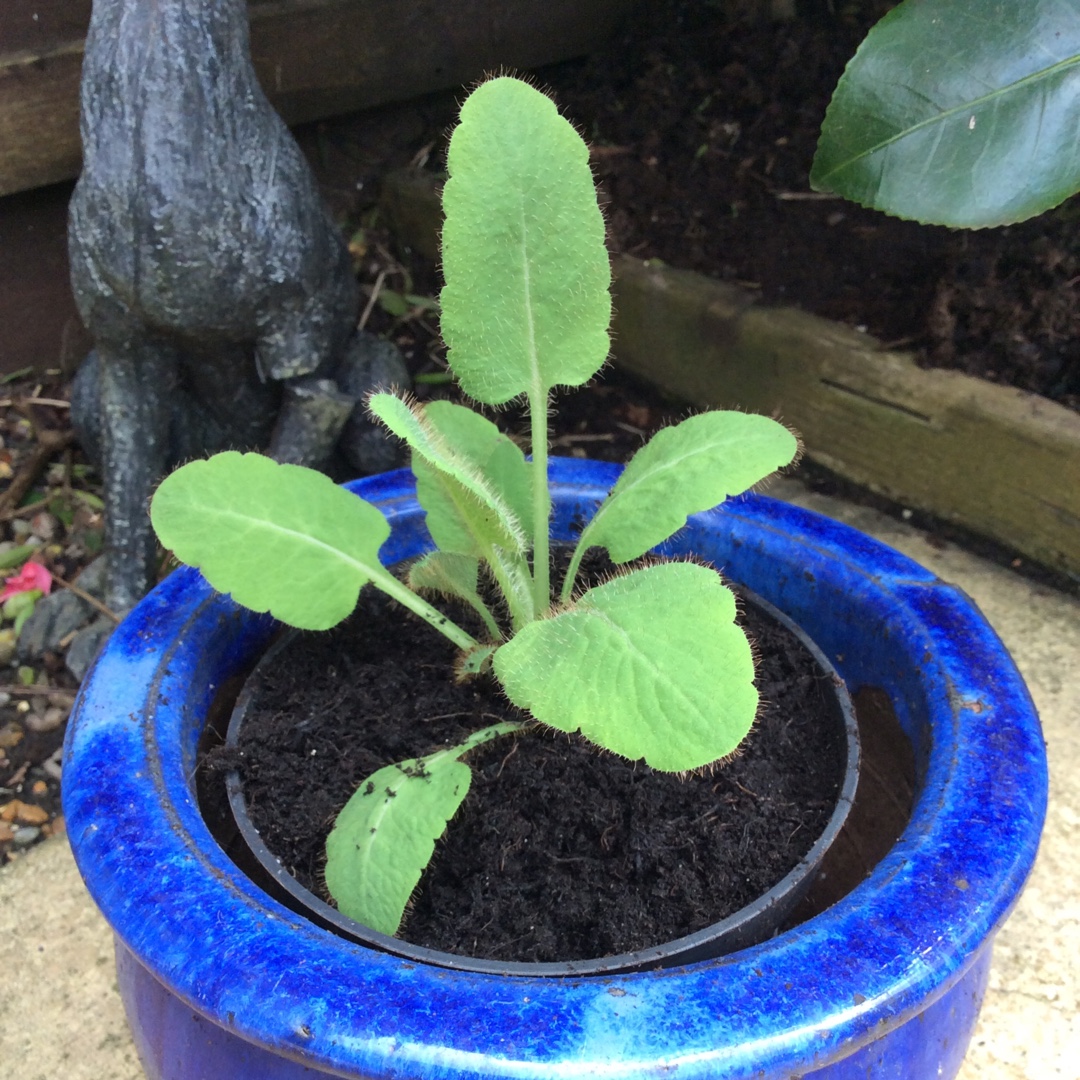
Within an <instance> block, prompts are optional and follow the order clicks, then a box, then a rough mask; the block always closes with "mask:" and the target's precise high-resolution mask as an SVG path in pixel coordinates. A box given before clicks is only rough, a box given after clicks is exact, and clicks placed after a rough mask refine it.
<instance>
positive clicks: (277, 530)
mask: <svg viewBox="0 0 1080 1080" xmlns="http://www.w3.org/2000/svg"><path fill="white" fill-rule="evenodd" d="M150 517H151V520H152V521H153V525H154V529H155V531H156V532H157V534H158V537H159V538H160V540H161V542H162V543H163V544H164V545H165V546H166V547H167V548H170V549H171V550H172V551H173V552H174V553H175V554H176V557H177V558H178V559H180V560H181V561H182V562H185V563H188V564H189V565H190V566H196V567H198V568H199V569H200V570H201V571H202V572H203V576H204V577H205V578H206V579H207V581H209V582H210V584H211V585H213V587H214V588H215V589H217V590H218V591H219V592H225V593H231V594H232V596H233V599H235V600H236V601H237V603H240V604H243V605H244V606H245V607H248V608H251V609H252V610H253V611H269V612H270V613H271V614H272V615H274V616H275V617H276V618H278V619H281V620H282V622H286V623H289V624H290V625H291V626H298V627H300V628H301V629H304V630H326V629H328V628H329V627H331V626H334V625H335V624H336V623H339V622H340V621H341V620H342V619H344V618H345V616H346V615H348V614H349V613H350V612H351V611H352V610H353V608H355V607H356V601H357V597H358V595H359V592H360V587H361V586H362V585H364V584H365V583H366V582H368V581H369V580H370V579H371V578H372V577H379V578H382V577H385V576H386V572H385V571H384V570H383V568H382V565H381V563H380V562H379V548H380V546H381V545H382V543H383V541H384V540H385V539H386V538H387V537H388V536H389V535H390V526H389V524H388V523H387V521H386V518H385V517H383V515H382V512H381V511H380V510H378V509H377V508H376V507H374V506H372V505H371V503H368V502H365V501H364V500H363V499H360V498H358V497H357V496H356V495H353V494H352V493H351V492H348V491H346V490H345V489H344V488H340V487H338V486H337V485H336V484H335V483H334V482H333V481H332V480H330V479H329V478H328V477H326V476H323V475H322V473H317V472H314V471H313V470H311V469H305V468H301V467H300V466H298V465H280V464H278V463H277V462H275V461H272V460H271V459H270V458H268V457H263V455H261V454H239V453H236V452H235V451H226V452H225V453H222V454H217V455H215V456H214V457H212V458H210V459H208V460H205V461H193V462H190V463H189V464H187V465H185V466H183V468H180V469H177V471H176V472H174V473H172V474H171V475H170V476H168V477H166V478H165V480H164V481H162V483H161V486H160V487H159V488H158V489H157V492H156V493H155V495H154V498H153V501H152V502H151V504H150Z"/></svg>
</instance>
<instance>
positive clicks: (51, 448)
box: [0, 428, 75, 515]
mask: <svg viewBox="0 0 1080 1080" xmlns="http://www.w3.org/2000/svg"><path fill="white" fill-rule="evenodd" d="M36 434H37V446H36V447H35V448H34V452H33V453H32V454H31V455H30V458H29V460H28V461H27V462H26V463H25V464H23V465H22V466H21V467H20V469H19V471H18V472H17V473H16V474H15V477H14V479H12V481H11V483H10V484H9V485H8V487H7V490H6V491H5V492H4V494H3V495H0V515H3V514H6V513H8V512H9V511H11V510H12V509H13V508H14V507H16V506H18V505H19V503H21V502H22V500H23V496H24V495H26V493H27V492H28V491H29V490H30V489H31V488H32V487H33V486H34V481H35V480H36V479H37V478H38V476H39V475H40V474H41V472H42V470H43V469H44V468H45V466H46V465H48V464H49V462H50V461H51V460H52V457H53V455H54V454H56V453H58V452H59V451H60V450H63V449H64V448H65V447H67V446H70V445H71V444H72V443H73V442H74V441H75V433H74V432H73V431H55V430H53V429H52V428H45V429H43V430H41V431H38V432H37V433H36Z"/></svg>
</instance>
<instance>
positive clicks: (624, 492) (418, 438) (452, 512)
mask: <svg viewBox="0 0 1080 1080" xmlns="http://www.w3.org/2000/svg"><path fill="white" fill-rule="evenodd" d="M448 168H449V174H450V176H449V180H448V181H447V184H446V188H445V192H444V196H443V200H444V208H445V212H446V224H445V227H444V230H443V269H444V273H445V279H446V284H445V288H444V289H443V290H442V295H441V298H440V307H441V320H442V332H443V336H444V338H445V340H446V343H447V346H448V349H449V362H450V365H451V367H452V370H453V372H454V374H455V376H456V378H457V380H458V382H459V384H460V386H461V388H462V390H463V391H464V392H465V393H466V394H467V395H468V396H469V397H471V398H473V399H475V400H476V401H479V402H482V403H484V404H487V405H500V404H503V403H505V402H509V401H511V400H514V399H519V398H524V399H525V401H526V403H527V405H528V409H529V416H530V423H531V445H532V457H531V459H530V458H527V457H526V456H525V454H524V452H523V451H522V450H521V449H520V448H519V447H518V446H517V445H516V444H515V443H514V442H513V441H512V440H510V439H509V438H508V437H507V436H505V435H503V434H502V433H501V432H500V431H499V430H498V428H497V427H496V426H495V425H494V424H493V423H492V422H491V421H490V420H488V419H486V418H485V417H483V416H482V415H480V414H479V413H476V412H473V411H472V410H470V409H468V408H465V407H464V406H461V405H456V404H452V403H449V402H445V401H436V402H432V403H430V404H428V405H425V406H420V405H418V404H417V403H415V402H412V401H409V400H407V399H404V398H401V397H398V396H395V395H394V394H391V393H377V394H375V395H373V396H372V397H371V399H370V401H369V407H370V409H371V411H372V412H373V413H374V414H375V415H376V416H377V417H378V418H379V419H380V420H381V421H382V422H383V423H384V424H385V425H386V427H387V428H388V429H389V430H390V431H392V432H393V433H394V434H395V435H397V436H399V437H400V438H402V439H404V440H405V441H406V442H407V443H408V445H409V447H410V450H411V455H412V469H413V472H414V474H415V476H416V492H417V499H418V501H419V503H420V505H421V506H422V508H423V509H424V511H425V513H426V522H427V527H428V531H429V532H430V534H431V538H432V541H433V543H434V548H433V550H432V551H431V552H430V553H429V554H428V555H426V556H425V557H424V558H422V559H421V560H420V561H419V562H417V563H416V564H415V565H414V566H412V567H411V569H410V570H409V574H408V578H407V581H405V582H402V581H401V580H400V579H399V578H398V577H396V576H394V575H393V574H392V573H390V571H388V570H386V569H385V568H384V567H383V566H382V564H381V563H380V561H379V548H380V546H381V545H382V543H383V541H384V540H385V539H386V538H387V537H388V536H389V534H390V526H389V524H388V523H387V521H386V519H385V518H384V517H383V515H382V513H381V512H380V511H379V510H378V509H377V508H376V507H375V506H373V505H371V504H369V503H366V502H364V501H363V500H361V499H359V498H357V497H356V496H354V495H352V494H350V493H348V492H346V491H345V490H343V489H341V488H339V487H336V486H335V485H334V484H333V483H332V482H331V481H330V480H329V479H327V478H326V477H325V476H322V475H321V474H319V473H316V472H312V471H311V470H308V469H303V468H300V467H297V466H293V465H279V464H276V463H275V462H273V461H271V460H269V459H268V458H265V457H262V456H260V455H257V454H239V453H235V452H228V453H223V454H218V455H217V456H215V457H212V458H210V459H208V460H205V461H195V462H192V463H190V464H188V465H185V466H184V467H183V468H181V469H179V470H178V471H177V472H175V473H173V474H172V475H171V476H170V477H168V478H167V479H166V480H165V481H164V482H163V483H162V485H161V486H160V488H159V489H158V491H157V493H156V495H155V497H154V500H153V504H152V507H151V514H152V519H153V523H154V527H155V529H156V530H157V533H158V536H159V537H160V539H161V541H162V543H163V544H165V545H166V546H167V547H169V548H171V549H172V550H173V551H174V552H175V554H176V555H177V557H178V558H179V559H181V560H182V561H183V562H186V563H188V564H190V565H193V566H197V567H199V568H200V569H201V570H202V572H203V574H204V575H205V577H206V578H207V580H208V581H209V582H210V584H211V585H213V586H214V587H215V588H216V589H219V590H220V591H223V592H228V593H231V594H232V596H233V598H234V599H235V600H236V601H237V602H238V603H240V604H243V605H244V606H246V607H249V608H252V609H253V610H255V611H269V612H270V613H272V614H273V615H275V616H276V617H277V618H278V619H280V620H282V621H283V622H286V623H289V624H291V625H293V626H297V627H301V628H305V629H312V630H317V629H326V628H329V627H330V626H332V625H334V624H335V623H337V622H339V621H340V620H341V619H343V618H344V617H345V616H346V615H348V614H349V613H350V612H351V611H352V609H353V608H354V607H355V605H356V603H357V598H358V595H359V592H360V589H361V587H362V586H363V585H365V584H372V585H374V586H375V587H376V588H379V589H382V590H383V591H384V592H386V593H388V594H389V595H390V596H392V597H393V598H394V599H396V600H398V601H399V602H400V603H401V604H402V605H403V606H404V607H406V608H407V609H408V610H410V611H412V612H413V613H414V614H416V615H417V616H419V617H420V618H421V619H423V620H425V621H426V622H428V623H429V624H430V625H431V626H432V627H433V628H434V629H435V630H438V631H439V632H440V633H442V634H444V635H446V636H447V637H448V638H449V639H450V640H451V641H453V642H454V644H455V645H456V646H457V647H458V649H459V650H460V652H461V659H460V662H459V665H458V672H459V677H470V676H474V675H479V674H484V673H488V672H490V673H492V674H493V675H494V677H495V678H496V679H497V680H498V682H499V683H500V684H501V686H502V688H503V690H504V691H505V693H506V695H507V697H508V698H509V699H510V700H511V701H512V702H513V703H514V704H515V705H517V706H519V707H520V708H521V709H523V710H525V711H526V712H528V713H529V714H531V716H532V717H533V718H535V720H536V721H538V722H539V723H541V724H545V725H548V726H549V727H553V728H557V729H558V730H560V731H565V732H577V731H580V732H581V733H582V734H583V735H584V736H585V738H587V739H589V740H591V741H592V742H593V743H595V744H596V745H597V746H599V747H602V748H603V749H605V750H608V751H611V752H613V753H616V754H621V755H623V756H625V757H627V758H631V759H644V761H645V762H646V763H647V764H649V765H650V766H652V767H653V768H654V769H659V770H666V771H674V772H682V771H687V770H691V769H697V768H700V767H702V766H705V765H708V764H710V763H712V762H715V761H717V760H718V759H720V758H722V757H724V756H725V755H727V754H729V753H731V752H732V751H733V750H734V749H735V748H736V747H737V746H738V744H739V743H740V742H741V740H742V739H743V737H744V736H745V735H746V733H747V731H748V730H749V728H750V726H751V724H752V722H753V719H754V715H755V713H756V710H757V691H756V689H755V687H754V682H753V679H754V669H753V660H752V657H751V651H750V646H749V643H748V642H747V639H746V637H745V635H744V634H743V632H742V631H741V629H739V627H738V626H737V625H736V623H735V598H734V595H733V594H732V593H731V591H730V590H729V589H728V588H727V587H726V586H725V585H724V584H723V583H722V581H721V579H720V576H719V574H717V573H716V572H715V571H714V570H712V569H710V568H708V567H706V566H702V565H699V564H696V563H691V562H667V563H655V564H652V565H647V566H645V567H643V568H639V569H635V570H633V571H631V572H624V573H621V574H620V575H618V576H616V577H614V578H612V579H610V580H608V581H606V582H604V583H603V584H600V585H597V586H595V587H593V588H590V589H586V590H584V591H578V590H577V589H576V588H575V585H576V578H577V573H578V569H579V566H580V563H581V558H582V556H583V554H584V553H585V552H586V551H587V550H589V549H590V548H603V549H605V550H606V551H607V553H608V555H609V556H610V558H611V559H612V561H614V562H615V563H617V564H623V563H627V562H630V561H632V560H635V559H638V558H639V557H640V556H642V555H644V554H646V553H647V552H648V551H649V550H651V549H652V548H653V547H655V546H656V545H657V544H659V543H661V542H662V541H663V540H665V539H667V538H668V537H669V536H670V535H672V534H673V533H674V532H676V531H677V530H678V529H679V528H681V527H682V526H683V525H684V524H685V522H686V519H687V517H688V515H690V514H693V513H696V512H698V511H702V510H706V509H708V508H710V507H713V506H715V505H717V504H718V503H720V502H723V500H724V499H725V498H727V497H728V496H730V495H734V494H737V493H739V492H742V491H744V490H746V489H747V488H748V487H750V486H751V485H752V484H754V483H756V482H757V481H759V480H761V479H762V478H763V477H765V476H767V475H768V474H769V473H771V472H773V471H774V470H775V469H777V468H779V467H781V466H783V465H786V464H788V463H789V462H790V461H791V460H792V459H793V458H794V456H795V454H796V452H797V443H796V440H795V438H794V436H793V435H792V434H791V433H790V432H789V431H788V430H787V429H786V428H784V427H783V426H782V425H781V424H778V423H776V422H774V421H772V420H770V419H768V418H766V417H762V416H752V415H746V414H744V413H740V412H710V413H704V414H701V415H698V416H692V417H690V418H689V419H687V420H685V421H683V422H682V423H681V424H678V425H676V426H674V427H671V428H668V429H666V430H664V431H661V432H660V433H659V434H658V435H657V436H656V437H655V438H653V440H652V441H651V442H650V443H648V444H647V445H646V446H644V447H643V448H642V449H641V450H640V451H639V452H638V453H637V454H636V455H635V456H634V458H633V459H632V460H631V461H630V463H629V464H628V465H627V467H626V469H625V471H624V472H623V473H622V475H621V477H620V478H619V480H618V482H617V483H616V484H615V486H614V487H613V488H612V490H611V492H610V493H609V494H608V496H607V498H606V499H605V500H604V501H603V503H602V504H601V505H600V507H599V508H598V509H597V511H596V514H595V516H594V517H593V518H592V520H591V521H590V522H589V523H588V524H587V525H586V526H585V528H584V529H583V531H582V533H581V536H580V538H579V540H578V543H577V546H576V548H575V549H574V551H573V554H572V556H571V560H570V565H569V570H568V572H567V573H566V575H565V578H564V580H563V582H562V583H561V588H560V591H559V595H558V597H557V598H556V597H553V595H552V591H551V583H550V580H549V561H550V552H549V539H548V537H549V529H550V524H549V519H550V516H551V495H550V492H549V489H548V483H547V462H548V458H547V448H548V430H547V424H548V409H549V405H550V400H551V395H552V392H553V390H554V389H555V388H556V387H557V386H580V385H582V384H583V383H585V382H587V381H588V380H589V379H591V378H592V377H593V376H594V375H595V374H596V373H597V371H598V370H599V369H600V367H601V366H602V365H603V363H604V361H605V359H606V356H607V352H608V323H609V321H610V317H611V299H610V279H611V272H610V267H609V262H608V257H607V253H606V250H605V247H604V223H603V219H602V217H601V214H600V210H599V208H598V205H597V200H596V192H595V188H594V184H593V179H592V174H591V172H590V170H589V163H588V150H587V148H586V146H585V144H584V143H583V142H582V140H581V139H580V137H579V136H578V135H577V133H576V132H575V131H574V129H573V128H572V126H571V125H570V124H569V123H568V122H567V121H566V120H565V119H563V118H562V117H561V116H560V115H559V113H558V111H557V110H556V108H555V106H554V104H553V103H552V102H551V101H550V100H549V99H548V98H547V97H545V96H544V95H543V94H541V93H539V92H538V91H536V90H534V89H533V88H532V87H531V86H529V85H528V84H526V83H524V82H521V81H519V80H517V79H512V78H506V77H500V78H495V79H492V80H490V81H488V82H485V83H483V84H482V85H481V86H480V87H479V88H478V89H477V90H475V91H474V92H473V94H472V95H471V96H470V97H469V98H468V100H467V101H466V102H465V104H464V105H463V107H462V110H461V121H460V124H459V125H458V127H457V128H456V129H455V131H454V133H453V136H452V139H451V142H450V150H449V158H448ZM485 579H486V580H488V581H490V582H492V583H493V585H494V587H495V589H496V590H497V592H498V594H499V596H500V597H501V600H502V608H500V610H505V612H506V615H505V616H504V617H503V618H501V619H500V617H499V616H498V615H497V614H496V612H495V611H493V610H492V609H491V607H490V606H489V605H488V603H486V602H485V600H484V599H483V594H484V593H485V591H486V590H485V589H483V588H482V587H481V582H482V580H485ZM421 594H436V595H441V596H451V597H456V598H458V599H460V600H461V601H464V602H465V603H466V604H468V605H469V606H471V607H472V608H473V609H474V610H475V611H476V612H477V613H478V615H479V618H480V620H481V624H482V625H483V627H484V631H483V634H482V635H481V637H480V638H476V637H474V636H472V635H471V634H470V633H468V632H466V631H465V630H464V629H462V628H461V627H459V626H458V625H456V624H455V623H454V622H452V621H451V620H450V619H449V618H448V617H447V616H446V615H445V614H444V613H443V612H441V611H440V610H439V609H438V608H436V607H435V606H433V605H432V604H431V603H430V602H429V601H428V600H427V599H425V597H424V595H421ZM522 726H523V725H522V724H519V723H502V724H496V725H494V726H492V727H488V728H484V729H482V730H480V731H478V732H476V733H475V734H473V735H472V736H471V737H470V738H469V739H467V740H466V741H465V742H463V743H462V744H460V745H458V746H453V747H446V748H443V749H439V750H437V751H435V752H433V753H431V754H428V755H426V756H424V757H422V758H417V759H413V760H410V761H403V762H398V763H396V764H389V765H387V766H386V767H385V768H383V769H380V770H379V771H378V772H376V773H374V774H373V775H372V776H370V777H368V778H367V779H366V780H364V781H363V782H362V783H361V784H360V786H359V788H358V789H357V791H356V793H355V794H354V795H353V797H352V798H351V799H350V800H349V802H348V803H347V805H346V806H345V808H344V809H343V810H342V811H341V813H340V815H339V816H338V818H337V822H336V824H335V826H334V829H333V831H332V833H331V834H330V837H329V839H328V841H327V864H326V882H327V886H328V888H329V890H330V892H331V894H332V895H333V896H334V898H335V900H336V901H337V903H338V906H339V907H340V909H341V910H342V911H343V912H344V913H345V914H347V915H349V916H351V917H352V918H354V919H357V920H358V921H360V922H362V923H364V924H366V925H367V926H369V927H372V928H373V929H375V930H378V931H381V932H383V933H388V934H392V933H395V932H396V931H397V929H398V925H399V923H400V921H401V917H402V913H403V911H404V909H405V906H406V904H407V902H408V900H409V897H410V895H411V893H412V891H413V890H414V888H415V887H416V884H417V882H418V880H419V878H420V875H421V873H422V872H423V869H424V867H425V866H426V865H427V862H428V860H429V859H430V857H431V853H432V850H433V847H434V844H435V842H436V841H437V839H438V838H439V836H441V835H442V833H443V831H444V830H445V828H446V824H447V822H448V821H449V820H450V819H451V818H452V817H453V815H454V813H455V812H456V811H457V809H458V807H459V806H460V804H461V801H462V800H463V799H464V797H465V795H466V793H467V791H468V788H469V782H470V772H469V768H468V766H467V765H466V764H465V763H464V762H463V761H462V760H461V759H462V758H463V757H464V756H465V755H466V754H467V753H468V752H469V751H470V750H471V749H473V748H474V747H476V746H478V745H480V744H481V743H483V742H486V741H488V740H489V739H492V738H496V737H499V736H501V735H505V734H509V733H511V732H516V731H519V730H520V729H521V728H522Z"/></svg>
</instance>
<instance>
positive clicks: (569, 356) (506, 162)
mask: <svg viewBox="0 0 1080 1080" xmlns="http://www.w3.org/2000/svg"><path fill="white" fill-rule="evenodd" d="M447 165H448V169H449V173H450V179H449V180H448V181H447V183H446V187H445V189H444V191H443V207H444V209H445V212H446V222H445V225H444V226H443V272H444V274H445V278H446V286H445V287H444V288H443V290H442V295H441V297H440V304H441V307H442V317H441V325H442V332H443V337H444V338H445V339H446V343H447V345H448V346H449V360H450V365H451V367H452V368H453V370H454V374H455V375H456V376H457V378H458V380H459V381H460V383H461V387H462V389H463V390H464V391H465V392H466V393H467V394H469V395H470V396H471V397H473V398H476V399H477V400H478V401H483V402H487V403H488V404H492V405H496V404H500V403H501V402H505V401H509V400H511V399H512V398H515V397H517V396H519V395H520V394H524V393H527V392H530V391H532V392H533V393H534V400H536V399H537V398H542V397H543V396H544V395H546V394H547V392H548V391H549V390H550V389H551V388H552V387H554V386H556V385H567V386H579V385H580V384H582V383H584V382H586V381H587V380H589V379H590V378H592V376H593V375H595V374H596V372H597V371H598V370H599V368H600V366H601V365H602V364H603V362H604V359H605V357H606V356H607V352H608V334H607V328H608V323H609V321H610V319H611V297H610V292H609V289H610V284H611V269H610V266H609V263H608V258H607V252H606V251H605V249H604V244H603V239H604V222H603V218H602V216H601V214H600V210H599V208H598V206H597V202H596V190H595V187H594V184H593V177H592V173H591V172H590V170H589V153H588V149H587V147H586V146H585V144H584V143H583V142H582V140H581V137H580V136H579V135H578V134H577V132H575V131H574V129H573V127H572V126H571V125H570V124H569V122H568V121H566V120H565V119H564V118H563V117H561V116H560V115H559V113H558V110H557V109H556V107H555V105H554V103H553V102H552V101H551V100H550V99H549V98H547V97H545V96H544V95H543V94H541V93H540V92H539V91H537V90H534V89H533V88H532V87H531V86H529V85H528V84H527V83H524V82H521V81H520V80H517V79H510V78H497V79H491V80H490V81H489V82H486V83H484V84H482V85H481V86H479V87H478V88H477V89H476V90H475V91H473V93H472V94H471V95H470V96H469V98H468V100H467V101H466V102H465V104H464V105H463V106H462V110H461V123H460V124H459V125H458V126H457V128H455V130H454V133H453V135H452V137H451V140H450V149H449V155H448V159H447Z"/></svg>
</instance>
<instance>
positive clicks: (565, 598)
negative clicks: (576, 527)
mask: <svg viewBox="0 0 1080 1080" xmlns="http://www.w3.org/2000/svg"><path fill="white" fill-rule="evenodd" d="M585 535H586V534H585V533H582V534H581V538H580V539H579V540H578V544H577V547H576V548H574V554H573V555H572V556H571V557H570V565H569V566H568V567H567V568H566V576H565V577H564V578H563V583H562V591H561V592H560V593H559V603H560V604H566V603H569V601H570V594H571V593H572V592H573V591H574V582H575V581H576V580H577V573H578V570H579V569H580V567H581V560H582V557H583V556H584V555H585V552H586V551H588V550H589V548H590V547H591V546H592V545H591V544H586V543H584V542H583V541H584V540H585Z"/></svg>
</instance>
